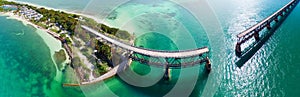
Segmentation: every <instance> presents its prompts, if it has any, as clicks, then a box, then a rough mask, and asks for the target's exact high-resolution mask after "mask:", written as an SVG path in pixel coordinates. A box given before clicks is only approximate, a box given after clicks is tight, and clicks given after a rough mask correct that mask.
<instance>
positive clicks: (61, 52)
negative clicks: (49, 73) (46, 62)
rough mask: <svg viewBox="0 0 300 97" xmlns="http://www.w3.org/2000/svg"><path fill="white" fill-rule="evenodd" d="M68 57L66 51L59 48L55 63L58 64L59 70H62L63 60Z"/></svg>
mask: <svg viewBox="0 0 300 97" xmlns="http://www.w3.org/2000/svg"><path fill="white" fill-rule="evenodd" d="M66 59H67V57H66V53H65V51H64V50H63V49H61V50H59V51H58V52H55V53H54V60H55V63H56V64H57V67H58V69H59V70H62V68H63V64H62V63H63V62H64V61H65V60H66Z"/></svg>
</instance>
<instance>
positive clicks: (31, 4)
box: [7, 0, 112, 27]
mask: <svg viewBox="0 0 300 97" xmlns="http://www.w3.org/2000/svg"><path fill="white" fill-rule="evenodd" d="M7 1H12V2H17V3H20V4H27V5H30V6H35V7H37V8H45V9H49V10H55V11H63V12H65V13H68V14H76V15H80V16H84V17H87V18H91V19H93V20H95V21H96V22H98V23H101V24H105V25H107V26H110V27H112V25H110V24H109V23H106V22H104V20H101V19H99V18H97V17H95V16H92V15H87V14H82V13H79V12H70V11H67V10H63V9H55V8H51V7H47V6H41V5H37V4H33V3H28V2H22V1H15V0H7Z"/></svg>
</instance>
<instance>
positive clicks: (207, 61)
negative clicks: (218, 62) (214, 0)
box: [205, 57, 211, 72]
mask: <svg viewBox="0 0 300 97" xmlns="http://www.w3.org/2000/svg"><path fill="white" fill-rule="evenodd" d="M205 60H206V63H205V67H206V70H207V72H210V71H211V63H210V60H209V58H208V57H206V59H205Z"/></svg>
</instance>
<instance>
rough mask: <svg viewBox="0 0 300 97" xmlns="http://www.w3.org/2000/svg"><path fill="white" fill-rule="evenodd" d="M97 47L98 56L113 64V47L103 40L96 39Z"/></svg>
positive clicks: (96, 53)
mask: <svg viewBox="0 0 300 97" xmlns="http://www.w3.org/2000/svg"><path fill="white" fill-rule="evenodd" d="M95 49H96V50H97V52H95V55H96V56H97V58H99V59H100V60H102V61H104V63H107V64H108V65H110V66H111V65H112V64H111V56H112V55H111V48H110V47H109V46H108V45H106V44H103V43H102V42H99V41H96V46H95Z"/></svg>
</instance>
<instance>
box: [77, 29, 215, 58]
mask: <svg viewBox="0 0 300 97" xmlns="http://www.w3.org/2000/svg"><path fill="white" fill-rule="evenodd" d="M81 27H82V28H84V29H86V30H88V31H89V32H91V33H93V34H95V35H97V36H98V37H100V38H102V39H103V40H105V41H107V42H109V43H112V44H114V45H117V46H118V47H121V48H123V49H127V50H129V51H133V52H135V53H139V54H143V55H148V56H151V57H161V58H185V57H192V56H199V55H201V54H204V53H208V52H209V49H208V48H207V47H204V48H198V49H194V50H184V51H160V50H150V49H145V48H139V47H134V46H131V45H128V44H125V43H123V42H120V41H118V40H115V39H113V38H110V37H108V36H106V35H104V34H102V33H100V32H98V31H96V30H94V29H92V28H89V27H87V26H84V25H82V26H81Z"/></svg>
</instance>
